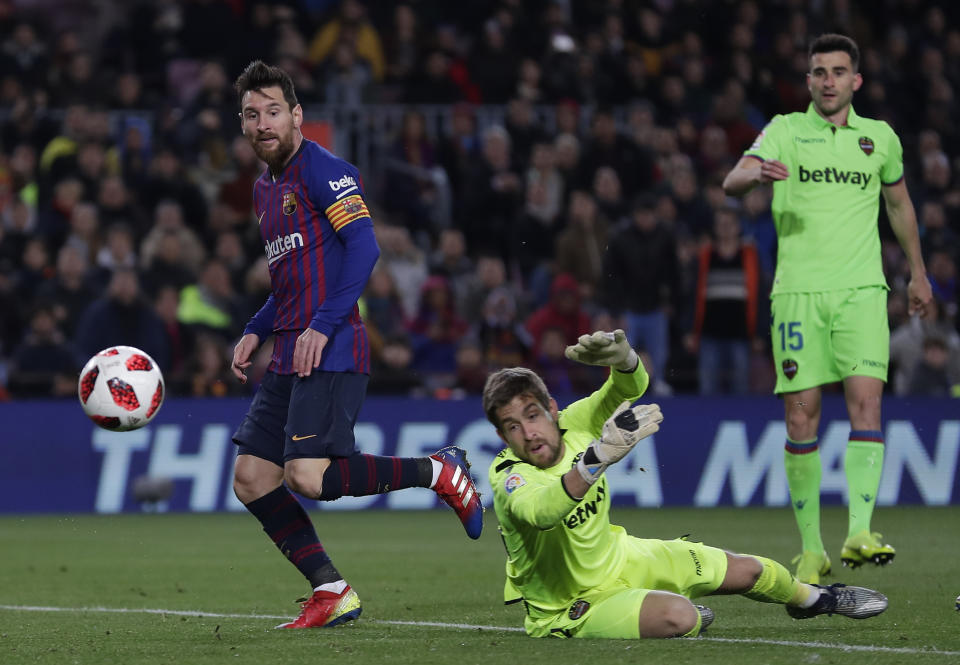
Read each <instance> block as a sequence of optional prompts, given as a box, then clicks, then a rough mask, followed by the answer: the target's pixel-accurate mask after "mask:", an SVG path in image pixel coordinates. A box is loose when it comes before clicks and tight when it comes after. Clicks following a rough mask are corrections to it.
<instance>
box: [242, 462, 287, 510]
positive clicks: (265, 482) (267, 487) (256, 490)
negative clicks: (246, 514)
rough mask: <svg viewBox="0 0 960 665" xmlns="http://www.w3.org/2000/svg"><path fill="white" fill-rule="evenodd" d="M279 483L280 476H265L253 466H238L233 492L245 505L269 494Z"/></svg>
mask: <svg viewBox="0 0 960 665" xmlns="http://www.w3.org/2000/svg"><path fill="white" fill-rule="evenodd" d="M279 485H280V482H279V479H278V478H273V477H269V478H268V477H265V476H264V475H263V474H258V473H256V472H255V470H254V469H252V468H246V467H243V466H237V467H236V468H235V469H234V471H233V493H234V494H236V495H237V498H238V499H239V500H240V502H241V503H243V504H244V505H246V504H248V503H250V502H251V501H255V500H256V499H259V498H260V497H262V496H265V495H266V494H269V493H270V492H272V491H273V490H275V489H277V487H278V486H279Z"/></svg>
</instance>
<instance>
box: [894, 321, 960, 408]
mask: <svg viewBox="0 0 960 665" xmlns="http://www.w3.org/2000/svg"><path fill="white" fill-rule="evenodd" d="M958 370H960V353H958V351H957V349H956V348H954V349H950V348H948V346H947V342H946V340H944V339H943V337H940V336H938V335H928V336H927V337H925V338H924V340H923V355H922V356H921V357H920V362H919V363H918V364H917V366H916V367H914V369H913V373H912V374H911V376H910V385H909V387H908V388H907V394H908V395H917V396H925V397H960V371H958Z"/></svg>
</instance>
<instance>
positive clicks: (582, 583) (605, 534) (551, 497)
mask: <svg viewBox="0 0 960 665" xmlns="http://www.w3.org/2000/svg"><path fill="white" fill-rule="evenodd" d="M648 383H649V377H648V376H647V373H646V371H645V370H644V368H643V364H642V363H637V369H636V370H635V371H634V372H627V373H624V372H618V371H611V372H610V376H609V377H608V378H607V380H606V381H605V382H604V384H603V385H602V386H601V387H600V389H599V390H597V391H596V392H595V393H593V394H592V395H590V396H589V397H585V398H584V399H581V400H578V401H576V402H574V403H573V404H571V405H570V406H569V407H567V408H566V409H564V410H563V411H561V412H560V417H559V421H558V424H559V427H560V430H561V434H562V436H563V442H564V454H563V458H562V459H561V460H560V461H559V462H558V463H557V464H555V465H554V466H552V467H550V468H549V469H540V468H537V467H536V466H533V465H532V464H529V463H527V462H523V461H521V460H520V459H518V458H517V457H516V456H515V455H514V454H513V453H512V452H511V451H510V449H509V448H506V449H504V450H502V451H500V453H499V454H498V455H497V456H496V458H494V461H493V464H491V465H490V474H489V475H490V484H491V486H492V487H493V505H494V509H495V510H496V513H497V519H498V520H499V522H500V533H501V535H502V536H503V542H504V545H505V546H506V548H507V582H506V588H505V589H504V600H505V601H506V602H508V603H509V602H514V601H517V600H520V599H521V598H522V599H523V600H525V601H526V602H527V603H529V604H531V605H533V606H534V607H536V608H538V609H539V610H542V611H544V612H552V611H561V610H564V609H566V608H567V607H568V606H569V605H570V603H571V602H572V601H573V600H575V599H576V598H577V597H578V596H579V595H580V594H582V593H583V592H584V591H586V590H588V589H591V588H594V587H596V586H598V585H599V584H600V583H602V582H605V581H608V580H609V579H611V576H615V575H616V574H617V573H618V572H619V570H620V568H621V567H622V566H623V561H624V553H623V548H621V547H620V546H619V545H620V542H621V541H622V540H623V539H624V538H625V537H626V532H625V531H624V529H623V528H622V527H619V526H614V525H611V524H610V499H611V495H610V490H609V489H608V487H607V479H606V477H605V476H604V477H601V478H600V480H598V481H597V482H596V483H595V484H594V485H593V486H592V487H591V488H590V490H589V491H588V492H587V494H586V496H584V497H583V499H581V500H579V501H578V500H576V499H574V498H571V497H570V495H569V494H567V492H566V490H565V489H564V487H563V484H562V483H561V482H560V477H561V476H562V475H563V474H565V473H566V472H568V471H569V470H570V469H571V467H572V466H573V465H574V463H575V462H576V460H577V458H578V457H579V456H580V455H582V454H583V452H584V450H586V448H587V446H588V445H589V444H590V443H591V442H592V441H593V440H594V439H596V438H599V436H600V433H601V430H602V428H603V423H604V422H605V421H606V420H607V418H609V417H610V416H611V415H612V414H613V412H614V411H615V410H616V408H617V407H618V406H619V405H620V404H621V403H622V402H623V401H624V400H629V401H630V402H633V401H634V400H636V399H637V398H639V397H640V395H642V394H643V391H644V390H646V388H647V384H648Z"/></svg>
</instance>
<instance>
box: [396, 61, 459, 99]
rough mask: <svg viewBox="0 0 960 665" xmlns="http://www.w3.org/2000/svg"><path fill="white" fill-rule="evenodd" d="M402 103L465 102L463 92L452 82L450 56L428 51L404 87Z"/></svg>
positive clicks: (452, 73) (452, 74)
mask: <svg viewBox="0 0 960 665" xmlns="http://www.w3.org/2000/svg"><path fill="white" fill-rule="evenodd" d="M402 101H404V102H406V103H408V104H453V103H455V102H460V101H465V96H464V94H463V91H462V90H461V88H460V86H458V85H457V83H456V82H455V81H454V72H453V61H452V59H451V58H450V56H449V55H448V54H447V53H445V52H444V51H442V50H440V49H433V50H431V51H429V52H428V53H427V55H426V56H425V57H424V58H423V61H422V62H421V64H420V66H419V67H418V68H417V69H416V70H415V71H414V75H413V76H412V77H411V78H410V82H409V83H408V84H407V85H406V87H405V92H404V94H403V95H402Z"/></svg>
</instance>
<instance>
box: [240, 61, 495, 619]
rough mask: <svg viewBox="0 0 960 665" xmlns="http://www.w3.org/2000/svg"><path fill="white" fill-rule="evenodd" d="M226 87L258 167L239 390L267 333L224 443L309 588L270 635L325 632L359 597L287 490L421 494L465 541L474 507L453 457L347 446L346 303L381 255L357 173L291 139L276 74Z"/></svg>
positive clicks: (366, 349) (352, 334)
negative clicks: (257, 299) (251, 296)
mask: <svg viewBox="0 0 960 665" xmlns="http://www.w3.org/2000/svg"><path fill="white" fill-rule="evenodd" d="M235 88H236V92H237V95H238V96H239V98H240V122H241V128H242V130H243V135H244V136H245V137H246V138H247V140H249V141H250V144H251V145H252V146H253V149H254V150H255V151H256V153H257V156H258V157H260V159H262V160H263V161H264V162H266V164H267V166H268V168H267V170H266V171H265V172H264V173H263V175H262V176H261V177H260V178H259V179H258V180H257V182H256V184H255V185H254V190H253V205H254V210H255V211H256V214H257V217H258V222H259V226H260V237H261V238H262V239H263V242H264V251H265V252H266V255H267V264H268V266H269V269H270V284H271V293H270V296H269V297H268V298H267V302H266V303H265V304H264V306H263V307H262V308H261V309H260V311H259V312H257V313H256V314H255V315H254V316H253V318H251V320H250V322H249V323H248V324H247V326H246V329H245V330H244V331H243V337H241V339H240V341H239V342H238V343H237V346H236V348H235V349H234V352H233V372H234V374H235V375H236V376H237V378H238V379H239V380H240V381H241V382H244V383H245V382H246V373H245V370H246V369H247V368H248V367H250V364H251V360H250V358H251V355H252V354H253V352H254V351H255V350H256V349H257V347H258V346H259V345H260V343H261V342H262V341H263V340H264V339H266V338H267V337H269V336H270V335H271V334H272V335H274V347H273V356H272V358H271V360H270V365H269V367H268V371H267V373H266V376H265V377H264V379H263V382H262V383H261V385H260V388H259V389H258V390H257V394H256V395H255V396H254V398H253V402H252V403H251V405H250V410H249V411H248V412H247V415H246V417H245V418H244V419H243V421H242V422H241V423H240V426H239V427H238V428H237V431H236V433H235V434H234V435H233V441H234V443H236V444H237V461H236V464H235V466H234V481H233V486H234V491H235V492H236V494H237V497H238V498H239V499H240V501H242V502H243V504H244V505H245V506H246V507H247V510H249V511H250V512H251V513H252V514H253V516H254V517H256V518H257V519H258V520H259V521H260V523H261V524H262V525H263V530H264V531H266V533H267V535H268V536H270V538H271V540H273V542H274V543H276V545H277V547H278V548H279V549H280V551H281V552H282V553H283V554H284V556H286V557H287V559H289V560H290V563H292V564H293V565H294V566H296V567H297V569H298V570H299V571H300V572H301V573H302V574H303V576H304V577H306V578H307V580H308V581H309V582H310V586H311V587H312V588H313V593H312V594H311V596H310V598H309V599H308V600H307V601H306V602H305V603H304V604H303V610H302V611H301V613H300V616H299V617H298V618H297V619H296V620H294V621H291V622H289V623H285V624H282V625H281V626H278V627H279V628H308V627H314V626H334V625H337V624H341V623H344V622H345V621H349V620H351V619H355V618H356V617H358V616H359V615H360V600H359V598H358V597H357V594H356V593H355V592H354V591H353V589H352V588H351V587H350V585H349V584H347V583H346V582H345V581H344V579H343V577H342V576H341V575H340V573H339V572H338V571H337V569H336V568H334V566H333V563H332V562H331V560H330V557H329V556H328V555H327V553H326V551H325V550H324V548H323V545H321V544H320V541H319V540H318V539H317V534H316V532H315V531H314V528H313V524H312V523H311V521H310V517H309V516H308V515H307V513H306V511H305V510H304V509H303V507H302V506H301V505H300V502H299V501H297V499H296V498H295V497H294V496H293V495H292V494H291V493H290V491H289V490H288V489H287V487H288V486H289V487H290V489H293V490H294V491H295V492H297V493H299V494H301V495H303V496H305V497H308V498H311V499H319V500H321V501H332V500H334V499H337V498H339V497H341V496H363V495H367V494H379V493H382V492H392V491H394V490H399V489H404V488H408V487H429V488H432V489H433V490H434V491H435V492H436V493H437V494H438V495H439V496H440V498H441V499H443V500H444V501H445V502H446V503H447V504H448V505H450V506H451V507H452V508H453V509H454V510H455V511H456V512H457V515H458V516H459V518H460V521H461V522H462V523H463V526H464V528H465V529H466V531H467V535H469V536H470V537H471V538H479V537H480V532H481V530H482V528H483V507H482V505H481V504H480V498H479V495H478V494H477V491H476V487H475V486H474V483H473V479H472V478H471V477H470V472H469V470H468V468H469V465H468V464H467V458H466V453H465V452H464V451H463V450H462V449H460V448H457V447H455V446H448V447H446V448H444V449H442V450H440V451H438V452H436V453H434V454H433V455H430V456H429V457H422V458H412V457H379V456H374V455H363V454H361V453H360V452H359V451H358V450H357V446H356V442H355V440H354V433H353V428H354V425H355V424H356V422H357V415H358V414H359V412H360V407H361V405H362V404H363V400H364V397H365V395H366V389H367V381H368V378H369V372H370V344H369V342H368V341H367V333H366V329H365V328H364V325H363V321H362V320H361V318H360V314H359V311H358V309H357V299H358V298H359V297H360V294H361V293H362V292H363V289H364V287H365V286H366V284H367V280H368V279H369V277H370V272H371V271H372V270H373V266H374V263H376V260H377V257H378V256H379V255H380V250H379V248H378V247H377V241H376V239H375V238H374V234H373V222H372V221H371V219H370V214H369V213H368V212H367V205H366V202H365V201H364V198H363V190H362V183H361V181H360V175H359V173H358V172H357V170H356V168H355V167H354V166H353V165H352V164H348V163H347V162H345V161H344V160H342V159H340V158H338V157H336V156H335V155H333V154H331V153H329V152H328V151H326V150H324V149H323V148H322V147H320V146H319V145H317V144H316V143H314V142H313V141H310V140H307V139H305V138H304V137H303V134H301V133H300V126H301V124H302V123H303V110H302V109H301V108H300V104H298V103H297V97H296V93H295V91H294V86H293V81H291V79H290V77H289V76H288V75H287V73H286V72H284V71H283V70H281V69H278V68H276V67H270V66H268V65H266V64H264V63H263V62H260V61H259V60H258V61H255V62H252V63H251V64H250V65H249V66H248V67H247V68H246V70H244V72H243V73H242V74H241V75H240V77H239V78H238V79H237V81H236V84H235ZM284 483H285V484H284Z"/></svg>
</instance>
